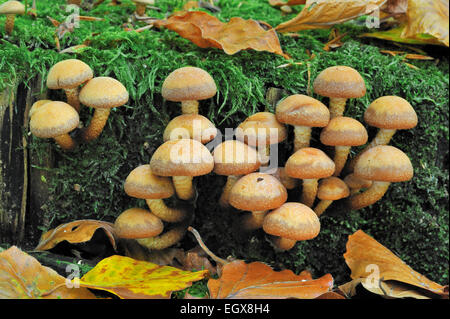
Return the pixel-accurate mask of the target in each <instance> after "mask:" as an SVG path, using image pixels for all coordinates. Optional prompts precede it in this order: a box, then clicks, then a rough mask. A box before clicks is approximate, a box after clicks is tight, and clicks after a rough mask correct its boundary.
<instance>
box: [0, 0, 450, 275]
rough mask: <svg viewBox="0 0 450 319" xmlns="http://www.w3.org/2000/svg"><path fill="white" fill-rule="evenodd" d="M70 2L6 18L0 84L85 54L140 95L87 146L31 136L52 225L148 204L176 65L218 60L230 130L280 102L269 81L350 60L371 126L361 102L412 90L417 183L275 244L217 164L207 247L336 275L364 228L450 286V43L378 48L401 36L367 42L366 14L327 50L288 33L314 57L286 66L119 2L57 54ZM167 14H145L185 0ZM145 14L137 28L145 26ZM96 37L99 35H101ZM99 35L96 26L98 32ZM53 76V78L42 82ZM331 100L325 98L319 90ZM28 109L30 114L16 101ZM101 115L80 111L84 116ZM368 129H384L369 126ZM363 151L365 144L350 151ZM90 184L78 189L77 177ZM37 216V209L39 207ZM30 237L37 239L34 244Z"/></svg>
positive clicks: (296, 55) (166, 1)
mask: <svg viewBox="0 0 450 319" xmlns="http://www.w3.org/2000/svg"><path fill="white" fill-rule="evenodd" d="M64 3H65V2H64V1H55V0H49V1H45V2H42V1H38V18H37V19H33V18H31V17H29V16H22V17H18V18H17V19H16V25H15V31H14V33H13V35H12V36H11V37H9V38H8V39H6V38H4V29H3V23H4V20H5V19H4V17H0V26H1V27H0V34H1V35H2V36H3V39H1V40H0V41H1V42H0V57H1V61H0V89H2V88H3V87H5V86H6V85H8V83H10V81H11V80H15V79H17V80H20V81H23V82H25V83H27V82H28V81H29V80H31V79H33V78H35V77H36V76H37V75H38V74H40V75H41V76H42V79H43V81H44V80H45V78H46V74H47V72H48V70H49V68H50V67H51V66H52V65H53V64H55V63H56V62H58V61H60V60H63V59H67V58H73V57H76V58H78V59H81V60H83V61H85V62H86V63H88V64H89V65H90V66H91V67H92V68H93V70H94V74H95V76H112V77H115V78H117V79H118V80H119V81H121V82H122V83H123V84H124V85H125V86H126V87H127V89H128V91H129V93H130V101H129V102H128V104H127V105H126V106H124V107H120V108H117V109H114V110H113V111H112V113H111V116H110V119H109V120H108V123H107V126H106V128H105V130H104V132H103V133H102V135H101V137H100V138H99V139H98V140H96V141H93V142H92V143H90V144H83V145H81V146H80V147H79V148H77V149H76V150H75V151H74V152H70V153H67V152H62V151H61V150H60V149H59V148H58V147H57V146H56V145H55V144H54V142H53V141H50V140H43V139H37V138H33V137H32V138H30V144H29V147H30V148H31V149H32V151H34V152H37V153H38V154H39V153H40V152H41V153H42V152H45V151H46V147H47V146H48V145H51V147H52V149H53V151H54V152H55V154H56V163H57V166H56V167H55V168H53V169H52V170H51V178H49V179H47V180H46V182H47V183H48V187H49V190H50V194H51V200H50V201H49V202H48V205H47V207H46V208H45V212H46V214H47V217H48V220H49V222H48V223H47V224H45V225H40V227H41V229H42V230H46V229H48V228H50V227H55V226H57V225H59V224H60V223H64V222H69V221H72V220H76V219H83V218H91V219H101V220H106V221H114V219H115V218H116V217H117V216H118V215H119V214H120V213H121V212H122V211H123V210H125V209H127V208H130V207H133V206H139V207H145V202H144V201H143V200H137V199H133V198H130V197H128V196H127V195H126V194H125V193H124V191H123V181H124V180H125V178H126V176H127V175H128V173H129V172H130V171H131V170H132V169H133V168H135V167H136V166H138V165H140V164H144V163H148V162H149V160H150V157H151V155H152V153H153V151H154V150H155V149H156V148H157V147H158V146H159V145H160V144H161V143H162V132H163V130H164V127H165V125H166V124H167V123H168V121H169V120H170V118H173V117H174V116H176V115H178V114H179V113H180V109H179V105H178V104H177V103H171V102H166V101H164V100H162V98H161V96H160V91H161V84H162V82H163V80H164V79H165V77H166V76H167V75H168V74H169V73H170V72H171V71H172V70H174V69H176V68H178V67H182V66H186V65H193V66H198V67H201V68H203V69H205V70H207V71H208V72H209V73H210V74H211V75H212V76H213V78H214V79H215V81H216V83H217V85H218V94H217V96H216V97H214V98H213V99H211V100H208V101H205V102H202V103H201V105H200V113H201V114H203V115H205V116H207V117H209V118H210V119H211V120H212V121H213V122H214V123H215V124H216V125H217V126H218V127H219V128H220V129H221V130H222V132H224V128H226V127H230V128H235V127H236V126H237V125H238V123H240V122H241V121H243V120H244V119H245V117H247V116H248V115H250V114H253V113H255V112H257V111H263V110H265V109H268V110H272V111H273V108H272V105H269V104H268V103H267V102H266V101H265V93H266V90H267V88H269V87H277V88H283V89H285V92H286V95H288V94H294V93H303V94H305V93H306V91H307V88H308V81H312V80H313V79H314V78H315V77H316V76H317V74H318V73H319V72H320V71H321V70H323V69H324V68H326V67H328V66H332V65H337V64H342V65H348V66H351V67H353V68H355V69H357V70H358V71H359V72H360V73H361V74H362V76H363V77H364V78H365V80H366V84H367V94H366V95H365V96H364V97H363V98H361V99H355V100H350V101H349V103H348V106H347V111H346V115H348V116H351V117H354V118H356V119H358V120H360V121H362V122H363V112H364V110H365V109H366V107H367V106H368V105H369V104H370V102H371V101H373V100H374V99H376V98H377V97H380V96H383V95H398V96H401V97H404V98H405V99H407V100H408V101H409V102H410V103H411V104H412V105H413V107H414V109H415V110H416V112H417V114H418V118H419V124H418V126H417V127H416V128H414V129H412V130H407V131H399V132H398V133H397V134H396V135H395V136H394V138H393V140H392V142H391V144H392V145H394V146H396V147H398V148H400V149H402V150H403V151H404V152H406V153H407V154H408V155H409V157H410V158H411V161H412V164H413V166H414V169H415V176H414V178H413V179H412V180H411V181H409V182H404V183H397V184H392V185H391V187H390V188H389V190H388V193H387V194H386V195H385V196H384V198H383V199H382V200H381V201H380V202H378V203H376V204H374V205H372V206H370V207H368V208H365V209H362V210H359V211H351V210H349V209H348V208H347V207H346V205H345V203H344V202H336V203H334V204H333V206H332V207H330V208H329V209H328V210H327V212H326V213H325V214H324V215H323V216H322V217H321V232H320V234H319V236H318V237H317V238H315V239H314V240H310V241H305V242H301V243H298V244H297V245H296V247H295V248H294V249H292V250H290V251H289V252H285V253H275V252H274V251H273V249H272V248H271V246H270V245H269V243H268V242H267V241H266V240H265V237H264V234H263V232H262V231H260V232H255V233H254V234H253V235H252V236H251V237H250V238H241V237H240V236H238V235H237V234H236V233H235V232H234V228H233V225H234V224H233V223H234V221H235V220H236V218H237V217H238V216H239V215H240V214H241V213H239V212H236V211H235V210H229V211H225V210H222V209H220V208H219V207H218V206H217V202H218V198H219V196H220V192H221V189H222V186H223V185H224V183H225V178H224V177H222V176H217V175H214V174H210V175H207V176H203V177H199V178H196V181H195V182H196V185H197V189H198V198H197V201H196V203H195V204H196V206H195V220H194V222H193V224H192V226H193V227H195V228H196V229H197V230H198V231H199V232H200V233H201V234H202V237H203V239H204V241H205V242H206V244H207V245H208V247H209V248H210V249H211V250H212V251H214V252H215V253H216V254H218V255H219V256H222V257H226V256H229V255H232V256H234V257H236V258H240V259H245V260H248V261H254V260H259V261H264V262H266V263H268V264H271V265H273V266H274V267H279V268H290V269H292V270H293V271H296V272H299V271H301V270H303V269H310V270H311V271H312V272H313V274H314V275H315V276H321V275H323V274H325V273H327V272H329V273H331V274H332V275H333V277H334V278H335V280H336V283H342V282H345V281H347V280H349V270H348V267H347V266H346V264H345V261H344V259H343V254H344V252H345V244H346V242H347V238H348V235H350V234H352V233H353V232H355V231H356V230H358V229H362V230H364V231H365V232H366V233H368V234H370V235H371V236H373V237H374V238H375V239H376V240H378V241H379V242H381V243H382V244H383V245H385V246H386V247H388V248H389V249H391V250H392V251H393V252H395V253H396V254H397V255H398V256H399V257H400V258H401V259H402V260H403V261H405V262H406V263H407V264H409V265H410V266H411V267H413V268H414V269H415V270H416V271H418V272H420V273H422V274H424V275H426V276H428V277H429V278H430V279H432V280H435V281H437V282H439V283H442V284H446V283H448V268H449V267H448V258H449V255H448V244H449V239H448V224H449V215H448V208H449V207H448V181H449V176H448V142H449V132H448V121H449V109H448V97H449V96H448V86H449V80H448V71H449V70H448V57H447V54H448V51H447V50H446V49H440V48H435V47H433V48H430V47H425V48H423V49H425V50H426V51H427V52H428V53H429V54H431V55H433V56H434V57H435V60H433V61H409V62H410V63H412V64H413V65H415V66H417V67H418V69H413V68H411V67H409V66H407V65H406V64H405V63H403V61H402V57H400V56H398V57H392V56H389V55H386V54H382V53H380V49H392V50H398V49H399V48H398V47H397V46H395V45H394V44H391V43H388V42H383V41H379V40H371V39H365V38H359V37H358V34H359V33H361V32H363V31H367V30H365V28H364V27H361V26H358V25H356V24H350V23H347V24H344V25H340V26H337V28H338V29H339V30H340V32H347V35H346V36H345V37H344V38H343V41H344V42H345V43H344V45H343V46H342V47H340V48H338V49H336V50H333V51H331V52H327V51H324V50H323V44H324V43H326V42H327V41H328V36H329V32H330V31H329V30H319V31H317V30H313V31H304V32H301V33H299V37H298V38H293V37H289V36H286V35H279V38H280V42H281V46H282V48H283V50H284V51H285V52H286V53H287V54H289V55H290V56H291V57H292V60H293V61H294V62H298V61H306V60H308V59H309V57H310V56H309V55H308V52H310V53H314V54H315V55H316V57H315V58H314V59H312V60H310V61H308V63H306V62H305V63H303V64H301V65H293V66H291V67H286V68H277V66H280V65H282V64H285V63H287V62H288V61H287V60H285V59H284V58H283V57H281V56H277V55H274V54H270V53H265V52H256V51H252V50H248V51H244V52H239V53H237V54H235V55H233V56H228V55H226V54H225V53H223V52H222V51H221V50H218V49H201V48H198V47H197V46H195V45H194V44H192V43H191V42H189V41H188V40H185V39H183V38H181V37H180V36H178V35H177V34H176V33H174V32H172V31H169V30H157V29H152V30H147V31H145V32H142V33H135V32H125V31H122V24H123V23H126V22H127V19H128V17H129V15H130V14H131V13H132V12H133V10H134V5H133V3H132V2H131V1H130V0H123V1H122V5H121V6H118V7H114V6H109V5H108V4H109V1H105V2H104V3H103V4H102V5H100V6H98V7H97V8H95V9H93V10H91V11H84V10H81V12H80V14H81V15H86V16H96V17H102V18H104V19H105V20H104V21H95V22H92V21H80V27H79V28H76V29H75V30H74V31H73V32H71V33H68V34H66V35H65V36H64V37H63V38H62V39H61V40H60V42H61V48H62V49H64V48H67V47H70V46H73V45H78V44H81V43H83V42H84V41H86V40H89V47H87V48H85V49H84V50H82V51H80V52H79V53H76V54H60V53H58V52H57V50H56V49H55V40H54V31H55V28H54V27H53V25H52V24H51V22H50V20H49V19H47V18H46V17H47V16H50V17H52V18H54V19H56V20H58V21H64V20H65V19H66V18H67V16H68V15H69V14H70V13H67V12H66V11H65V4H64ZM157 5H158V7H160V8H161V12H157V11H148V12H147V14H148V15H151V16H154V17H157V18H163V17H164V15H165V13H166V12H170V11H173V9H175V8H179V7H181V6H182V1H175V0H158V1H157ZM218 5H219V6H220V7H221V9H222V11H221V12H220V13H218V14H215V15H216V16H217V17H218V18H219V19H221V20H222V21H226V20H227V19H229V18H231V17H233V16H240V17H243V18H253V19H257V20H263V21H266V22H267V23H269V24H271V25H273V26H275V25H277V24H279V23H280V22H282V21H287V20H288V19H290V18H291V17H293V16H295V14H296V13H297V12H298V11H299V10H300V9H301V6H300V7H294V12H293V13H292V14H290V15H282V14H281V12H280V11H279V10H277V9H275V8H272V7H270V6H269V5H268V1H266V0H258V1H256V0H252V1H240V0H226V1H219V3H218ZM143 25H144V24H142V23H141V24H140V26H143ZM93 33H94V35H93ZM96 33H98V34H96ZM43 86H45V82H44V83H43ZM49 93H50V96H49V97H50V98H51V99H54V100H56V99H64V95H63V94H62V92H57V91H50V92H49ZM314 97H315V98H318V99H319V100H322V101H324V102H325V103H327V100H326V99H323V98H321V97H320V96H316V95H314ZM19 111H21V110H19ZM91 115H92V112H91V110H90V109H88V108H86V107H85V108H83V109H82V111H81V114H80V117H81V120H82V121H83V122H84V123H87V122H88V121H89V118H90V116H91ZM290 129H291V128H290ZM368 132H369V138H372V137H373V136H374V134H375V132H376V131H375V130H374V129H373V128H370V127H368ZM318 133H319V131H316V130H314V132H313V141H312V146H317V147H320V148H322V149H324V150H326V151H327V152H328V151H329V152H331V151H332V150H331V149H329V148H324V147H323V145H320V144H319V143H318ZM356 151H357V150H356V149H354V150H353V152H352V155H354V154H355V152H356ZM291 152H292V131H290V136H289V139H288V141H286V142H284V143H282V144H281V145H280V154H279V155H280V165H281V166H282V165H284V162H285V160H286V159H287V157H288V156H289V154H291ZM75 184H78V185H80V186H81V189H80V191H75V190H74V185H75ZM299 191H300V188H298V189H296V190H293V191H290V192H289V196H290V198H289V200H291V201H295V200H297V199H298V198H299ZM31 213H32V212H31ZM32 244H33V245H34V244H36V243H32ZM194 244H195V242H194V240H193V238H192V237H191V236H189V235H188V236H186V237H185V239H184V240H183V242H182V243H181V244H180V245H181V246H182V247H183V248H186V249H189V248H191V247H193V246H194Z"/></svg>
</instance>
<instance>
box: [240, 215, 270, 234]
mask: <svg viewBox="0 0 450 319" xmlns="http://www.w3.org/2000/svg"><path fill="white" fill-rule="evenodd" d="M266 214H267V210H263V211H252V213H251V214H247V215H245V216H244V217H242V223H241V224H242V225H243V226H242V228H243V229H244V230H246V231H252V230H255V229H259V228H261V227H262V225H263V223H264V217H266Z"/></svg>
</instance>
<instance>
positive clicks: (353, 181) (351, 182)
mask: <svg viewBox="0 0 450 319" xmlns="http://www.w3.org/2000/svg"><path fill="white" fill-rule="evenodd" d="M344 183H345V184H347V186H348V187H349V188H357V189H359V188H368V187H370V186H371V185H372V181H369V180H368V179H362V178H358V177H356V176H355V174H353V173H351V174H348V175H347V176H345V178H344Z"/></svg>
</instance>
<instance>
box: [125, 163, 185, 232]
mask: <svg viewBox="0 0 450 319" xmlns="http://www.w3.org/2000/svg"><path fill="white" fill-rule="evenodd" d="M124 190H125V193H126V194H127V195H128V196H131V197H135V198H141V199H145V201H146V203H147V205H148V207H149V208H150V210H151V212H152V213H153V214H154V215H156V216H157V217H159V218H161V219H162V220H163V221H165V222H169V223H175V222H179V221H182V220H183V219H185V217H186V212H185V211H183V210H181V209H176V208H170V207H167V205H166V204H165V203H164V201H163V199H165V198H169V197H172V196H173V195H174V193H175V190H174V187H173V184H172V181H171V180H170V178H168V177H162V176H157V175H155V174H153V173H152V170H151V168H150V165H148V164H146V165H140V166H138V167H136V168H135V169H133V170H132V171H131V172H130V174H128V176H127V178H126V180H125V183H124Z"/></svg>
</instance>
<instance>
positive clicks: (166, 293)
mask: <svg viewBox="0 0 450 319" xmlns="http://www.w3.org/2000/svg"><path fill="white" fill-rule="evenodd" d="M207 273H208V272H207V271H206V270H202V271H197V272H190V271H184V270H180V269H177V268H174V267H169V266H159V265H156V264H153V263H150V262H146V261H138V260H135V259H132V258H129V257H124V256H118V255H114V256H111V257H108V258H105V259H103V260H102V261H100V262H99V263H98V264H97V265H96V266H95V267H94V268H93V269H91V270H90V271H89V272H88V273H86V274H85V275H84V276H83V277H82V278H81V279H80V286H81V287H87V288H93V289H100V290H105V291H108V292H111V293H113V294H115V295H117V296H119V297H120V298H123V299H131V298H133V299H150V298H152V299H162V298H164V299H168V298H170V296H171V293H172V292H173V291H176V290H182V289H184V288H187V287H190V286H191V285H192V282H194V281H198V280H202V279H203V278H205V276H206V275H207Z"/></svg>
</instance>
